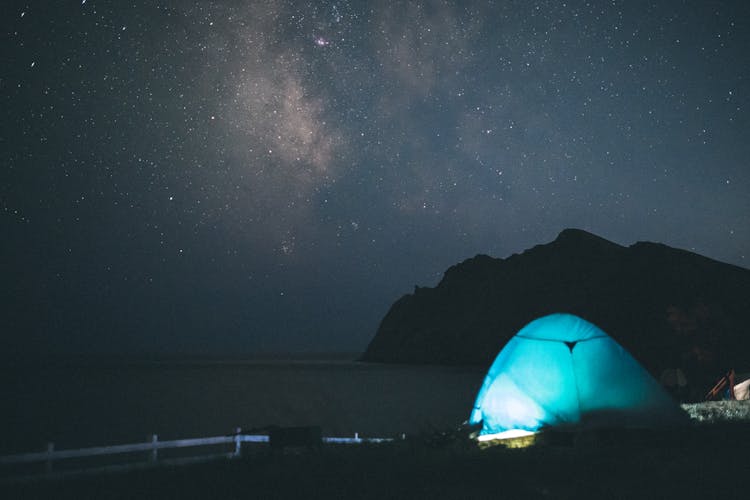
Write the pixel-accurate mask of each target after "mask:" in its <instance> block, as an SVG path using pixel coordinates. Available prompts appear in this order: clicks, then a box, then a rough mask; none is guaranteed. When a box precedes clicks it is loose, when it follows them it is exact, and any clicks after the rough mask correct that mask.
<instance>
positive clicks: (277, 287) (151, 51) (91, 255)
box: [0, 0, 750, 358]
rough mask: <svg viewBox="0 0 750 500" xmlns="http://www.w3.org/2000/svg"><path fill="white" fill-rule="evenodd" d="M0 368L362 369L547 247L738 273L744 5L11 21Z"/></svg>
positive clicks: (618, 4)
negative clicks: (488, 260)
mask: <svg viewBox="0 0 750 500" xmlns="http://www.w3.org/2000/svg"><path fill="white" fill-rule="evenodd" d="M0 25H1V26H2V37H3V39H2V44H1V46H0V54H2V56H1V57H2V65H1V67H0V106H2V110H3V118H4V119H3V120H2V122H1V123H0V147H2V155H1V157H0V231H1V233H0V234H2V236H1V238H2V243H1V244H0V266H1V269H2V274H1V275H0V276H1V279H2V285H3V286H2V291H0V294H1V295H0V299H1V304H2V306H0V307H2V311H1V313H2V314H0V330H2V335H0V342H1V343H2V346H1V347H2V348H0V350H1V351H3V352H4V354H5V356H6V357H18V358H24V357H38V356H61V357H65V356H87V355H92V356H93V355H103V354H106V355H113V354H119V355H138V356H161V355H170V356H171V355H189V356H245V355H256V354H259V353H260V354H262V353H273V352H314V351H351V352H356V351H361V350H363V349H364V348H365V347H366V345H367V343H368V342H369V340H370V339H371V338H372V336H373V335H374V333H375V331H376V329H377V326H378V323H379V321H380V319H381V318H382V317H383V315H384V314H385V313H386V312H387V310H388V308H389V306H390V305H391V304H392V303H393V302H394V301H395V300H396V299H397V298H398V297H400V296H401V295H403V294H405V293H410V292H411V291H412V290H413V287H414V286H415V285H420V286H434V285H435V284H436V283H437V282H438V281H439V279H440V277H441V276H442V273H443V272H444V271H445V270H446V269H447V268H448V267H449V266H451V265H453V264H455V263H457V262H459V261H461V260H464V259H466V258H468V257H472V256H474V255H476V254H478V253H485V254H489V255H493V256H496V257H506V256H508V255H510V254H512V253H517V252H520V251H523V250H524V249H526V248H529V247H531V246H533V245H535V244H539V243H546V242H549V241H551V240H553V239H554V238H555V237H556V235H557V234H558V233H559V232H560V231H561V230H562V229H564V228H566V227H578V228H581V229H585V230H588V231H591V232H594V233H596V234H599V235H600V236H603V237H605V238H608V239H610V240H612V241H615V242H617V243H620V244H625V245H630V244H632V243H634V242H636V241H641V240H649V241H658V242H663V243H666V244H668V245H671V246H675V247H679V248H684V249H688V250H692V251H695V252H698V253H701V254H703V255H706V256H709V257H711V258H714V259H717V260H721V261H725V262H729V263H733V264H736V265H740V266H743V267H748V261H750V253H748V252H750V164H749V163H748V161H749V160H748V158H750V141H749V140H748V131H750V126H749V125H750V123H749V121H748V111H750V80H749V78H750V56H749V55H748V54H750V50H748V49H750V3H748V2H746V1H744V0H737V1H710V2H706V1H690V0H684V1H671V0H659V1H637V0H634V1H620V0H612V1H588V2H583V1H575V0H571V1H566V2H563V1H531V0H520V1H512V0H508V1H504V0H497V1H494V2H493V1H486V2H468V1H467V2H461V1H424V2H400V1H388V2H365V1H332V2H331V1H309V2H303V1H299V2H294V1H288V0H259V1H239V0H234V1H229V0H227V1H222V0H215V1H194V2H188V1H177V0H174V1H162V2H156V1H150V0H149V1H146V0H131V1H127V2H126V1H119V0H118V1H115V0H109V1H103V0H98V1H97V0H83V1H82V0H75V1H62V0H59V1H41V0H40V1H33V2H32V1H28V0H27V1H25V2H17V1H11V2H8V3H5V4H4V7H3V16H2V20H0Z"/></svg>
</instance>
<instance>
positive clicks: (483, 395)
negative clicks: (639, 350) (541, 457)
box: [469, 314, 687, 436]
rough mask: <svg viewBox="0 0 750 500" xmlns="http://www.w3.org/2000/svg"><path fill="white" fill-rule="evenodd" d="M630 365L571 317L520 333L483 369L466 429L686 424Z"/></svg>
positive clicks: (553, 318)
mask: <svg viewBox="0 0 750 500" xmlns="http://www.w3.org/2000/svg"><path fill="white" fill-rule="evenodd" d="M686 420H687V417H686V415H685V413H684V412H683V411H682V410H681V409H680V408H679V406H678V405H677V403H676V402H675V401H674V400H672V398H671V396H669V395H668V394H667V393H666V392H665V391H664V390H663V389H662V387H661V386H660V385H659V383H658V382H657V381H656V380H654V378H653V377H651V375H649V373H648V372H647V371H646V370H645V369H644V368H643V367H641V365H640V364H638V362H637V361H636V360H635V359H633V357H632V356H630V354H628V352H627V351H625V349H623V348H622V346H620V345H619V344H618V343H617V342H615V341H614V340H613V339H612V338H611V337H609V336H608V335H607V334H606V333H604V332H603V331H602V330H600V329H599V328H597V327H596V326H594V325H592V324H591V323H589V322H588V321H585V320H583V319H581V318H579V317H577V316H573V315H571V314H552V315H550V316H545V317H543V318H539V319H537V320H535V321H532V322H531V323H529V324H528V325H526V326H525V327H524V328H522V329H521V330H520V331H519V332H518V333H517V334H516V335H515V336H514V337H513V338H512V339H511V340H510V341H509V342H508V343H507V344H506V346H505V347H504V348H503V349H502V351H500V354H498V356H497V358H496V359H495V361H494V363H492V366H491V367H490V369H489V371H488V372H487V376H486V377H485V379H484V383H483V384H482V387H481V389H480V390H479V394H478V395H477V399H476V402H475V403H474V409H473V410H472V412H471V417H470V418H469V423H470V424H479V423H481V424H482V430H481V432H480V434H482V435H485V436H486V435H494V434H498V433H503V432H506V431H532V432H533V431H537V430H539V429H541V428H544V427H552V426H555V427H559V426H631V427H654V426H659V425H671V424H673V423H675V422H683V421H686Z"/></svg>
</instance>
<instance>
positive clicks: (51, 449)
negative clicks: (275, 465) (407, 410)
mask: <svg viewBox="0 0 750 500" xmlns="http://www.w3.org/2000/svg"><path fill="white" fill-rule="evenodd" d="M321 441H322V442H323V443H330V444H362V443H385V442H389V441H393V439H392V438H372V437H370V438H363V437H360V436H359V434H358V433H355V434H354V437H325V436H324V437H322V438H321ZM268 442H269V437H268V435H266V434H242V431H241V429H239V428H238V429H237V430H236V432H235V433H234V434H231V435H227V436H213V437H203V438H193V439H174V440H170V441H159V439H158V436H157V435H156V434H153V435H151V436H150V437H149V439H148V440H147V441H145V442H141V443H131V444H118V445H112V446H94V447H91V448H79V449H65V450H56V449H55V445H54V443H48V444H47V448H46V450H44V451H39V452H31V453H18V454H14V455H5V456H0V467H9V466H21V465H23V464H33V463H43V464H44V472H42V471H39V472H37V473H36V474H33V476H35V477H38V476H39V475H40V474H46V475H51V474H53V464H54V463H55V462H57V461H61V460H66V459H75V458H91V457H102V456H113V455H124V454H134V453H145V454H146V456H145V457H144V460H141V461H138V462H136V463H127V464H121V465H110V466H106V467H96V468H92V467H88V468H77V469H73V470H65V471H61V472H60V474H59V475H65V474H68V473H81V472H87V471H88V472H97V471H105V470H126V469H132V468H137V467H144V466H149V465H156V464H157V462H158V463H159V464H164V465H166V464H170V465H171V464H184V463H191V462H201V461H207V460H212V459H217V458H228V459H232V458H238V457H240V456H241V454H242V444H243V443H268ZM217 445H231V446H232V449H231V451H228V452H223V453H211V454H209V453H203V454H193V455H190V456H186V457H180V458H172V459H166V460H160V459H159V450H166V449H179V448H199V447H208V446H217ZM0 470H2V469H0ZM18 477H20V476H17V475H13V474H10V475H6V474H2V473H0V480H3V479H4V480H7V479H14V478H18ZM23 477H31V476H29V475H28V474H27V475H25V476H23Z"/></svg>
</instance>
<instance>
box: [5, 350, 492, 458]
mask: <svg viewBox="0 0 750 500" xmlns="http://www.w3.org/2000/svg"><path fill="white" fill-rule="evenodd" d="M0 375H1V377H2V378H1V379H0V389H1V390H2V394H3V400H4V404H3V407H4V409H3V410H2V412H0V425H1V427H0V432H1V433H2V438H1V439H0V454H7V453H14V452H23V451H37V450H42V449H44V447H45V446H46V443H47V442H49V441H53V442H54V443H55V447H56V449H65V448H79V447H85V446H98V445H108V444H117V443H130V442H138V441H144V440H146V437H147V435H150V434H158V435H159V439H160V440H164V439H177V438H188V437H201V436H212V435H223V434H230V433H232V432H233V431H234V429H235V428H236V427H242V428H243V429H251V428H254V427H262V426H267V425H282V426H285V425H319V426H321V427H322V428H323V432H324V434H325V435H329V436H347V435H352V434H353V433H354V432H359V433H360V435H362V436H377V437H385V436H394V435H398V434H400V433H402V432H404V433H414V432H429V431H432V430H436V429H445V428H453V427H455V426H457V425H459V424H460V423H461V422H462V421H463V420H465V419H466V418H467V417H468V415H469V411H470V409H471V405H472V403H473V400H474V396H475V395H476V391H477V390H478V388H479V384H480V383H481V381H482V378H483V375H484V374H483V372H482V371H481V370H479V369H474V368H447V367H432V366H418V367H412V366H388V365H373V364H365V363H356V362H334V361H252V362H205V363H201V362H181V363H174V362H172V363H131V364H128V363H118V364H116V365H113V366H106V367H105V366H93V365H77V366H56V367H46V368H39V367H34V368H31V367H24V368H13V369H4V370H3V371H2V372H0Z"/></svg>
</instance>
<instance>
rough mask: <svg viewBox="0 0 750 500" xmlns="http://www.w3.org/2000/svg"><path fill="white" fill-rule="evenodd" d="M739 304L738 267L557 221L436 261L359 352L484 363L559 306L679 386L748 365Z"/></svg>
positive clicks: (747, 277)
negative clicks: (440, 265) (548, 228)
mask: <svg viewBox="0 0 750 500" xmlns="http://www.w3.org/2000/svg"><path fill="white" fill-rule="evenodd" d="M749 311H750V270H747V269H743V268H740V267H737V266H733V265H730V264H725V263H721V262H718V261H715V260H712V259H709V258H706V257H703V256H700V255H697V254H694V253H691V252H687V251H684V250H679V249H675V248H671V247H668V246H666V245H662V244H658V243H647V242H639V243H636V244H634V245H631V246H630V247H624V246H621V245H618V244H616V243H613V242H611V241H608V240H606V239H604V238H601V237H599V236H596V235H594V234H591V233H588V232H586V231H582V230H579V229H566V230H564V231H562V232H561V233H560V234H559V236H558V237H557V238H556V239H555V240H554V241H553V242H551V243H548V244H544V245H538V246H535V247H533V248H531V249H529V250H527V251H525V252H523V253H521V254H514V255H512V256H510V257H508V258H506V259H498V258H493V257H489V256H486V255H477V256H476V257H474V258H471V259H468V260H466V261H464V262H462V263H460V264H457V265H455V266H452V267H451V268H450V269H448V270H447V271H446V272H445V274H444V276H443V279H442V280H441V281H440V283H439V284H438V285H437V286H436V287H434V288H429V287H416V288H415V291H414V293H413V294H409V295H405V296H404V297H401V298H400V299H398V300H397V301H396V302H395V303H394V304H393V306H392V307H391V309H390V310H389V311H388V313H387V314H386V316H385V317H384V318H383V320H382V322H381V324H380V327H379V328H378V331H377V333H376V335H375V337H374V338H373V340H372V341H371V343H370V345H369V346H368V348H367V350H366V352H365V353H364V355H363V356H362V358H361V359H362V360H364V361H372V362H388V363H431V364H451V365H456V364H467V365H486V366H488V365H489V364H490V363H491V361H492V360H493V359H494V357H495V356H496V355H497V353H498V352H499V351H500V349H501V348H502V347H503V346H504V345H505V343H506V342H507V341H508V340H509V339H510V338H511V337H512V336H513V335H514V334H515V333H516V332H517V331H518V330H519V329H520V328H521V327H523V326H524V325H525V324H526V323H528V322H529V321H531V320H533V319H535V318H538V317H540V316H544V315H546V314H550V313H554V312H569V313H572V314H576V315H578V316H581V317H582V318H585V319H587V320H588V321H591V322H592V323H594V324H596V325H597V326H599V327H600V328H602V329H603V330H604V331H606V332H607V333H608V334H610V335H611V336H612V337H614V338H615V339H616V340H617V341H618V342H619V343H620V344H621V345H623V346H624V347H625V348H626V349H627V350H628V351H630V352H631V354H633V356H634V357H635V358H636V359H638V360H639V361H640V362H641V363H642V364H644V365H645V367H646V368H647V369H648V370H649V371H651V373H652V374H654V375H655V376H657V377H658V376H659V374H660V373H661V371H662V370H663V369H665V368H677V367H679V368H682V369H683V371H684V372H685V373H686V374H688V379H689V382H693V383H695V382H696V381H699V382H700V384H699V385H704V384H708V385H709V386H710V385H711V383H712V380H713V378H714V377H719V376H721V375H722V374H723V373H724V372H725V371H726V370H727V369H728V368H731V367H735V368H737V369H744V367H747V366H750V360H749V359H748V358H749V354H750V335H748V333H747V328H746V324H747V321H746V315H747V314H748V312H749ZM691 379H692V380H691ZM704 388H705V387H700V390H703V389H704ZM709 388H710V387H709Z"/></svg>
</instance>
